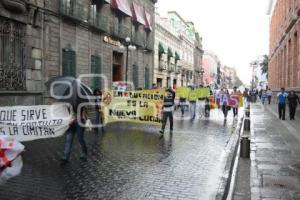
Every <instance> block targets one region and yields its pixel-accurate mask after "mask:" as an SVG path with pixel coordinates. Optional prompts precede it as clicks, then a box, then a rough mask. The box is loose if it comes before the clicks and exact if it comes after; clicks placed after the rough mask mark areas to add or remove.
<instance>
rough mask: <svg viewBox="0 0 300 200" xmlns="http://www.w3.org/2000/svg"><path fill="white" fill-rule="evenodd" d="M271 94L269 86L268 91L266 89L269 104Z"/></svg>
mask: <svg viewBox="0 0 300 200" xmlns="http://www.w3.org/2000/svg"><path fill="white" fill-rule="evenodd" d="M272 95H273V92H272V90H271V89H270V88H268V91H267V98H268V103H269V105H270V104H271V100H272Z"/></svg>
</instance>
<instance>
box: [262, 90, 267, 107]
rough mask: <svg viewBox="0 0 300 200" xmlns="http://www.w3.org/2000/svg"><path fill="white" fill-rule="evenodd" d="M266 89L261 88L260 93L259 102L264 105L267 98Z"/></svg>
mask: <svg viewBox="0 0 300 200" xmlns="http://www.w3.org/2000/svg"><path fill="white" fill-rule="evenodd" d="M267 97H268V96H267V91H266V90H263V91H262V95H261V102H262V104H263V105H264V104H265V101H266V98H267Z"/></svg>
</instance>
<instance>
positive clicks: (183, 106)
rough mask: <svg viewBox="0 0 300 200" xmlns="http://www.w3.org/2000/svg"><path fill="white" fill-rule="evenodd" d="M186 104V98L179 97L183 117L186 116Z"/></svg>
mask: <svg viewBox="0 0 300 200" xmlns="http://www.w3.org/2000/svg"><path fill="white" fill-rule="evenodd" d="M185 106H186V98H183V97H180V98H179V107H180V111H181V117H184V110H185Z"/></svg>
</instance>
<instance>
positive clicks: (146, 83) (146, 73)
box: [145, 65, 150, 89]
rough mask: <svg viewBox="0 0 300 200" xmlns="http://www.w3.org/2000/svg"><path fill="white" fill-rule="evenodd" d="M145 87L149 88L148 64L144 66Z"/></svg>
mask: <svg viewBox="0 0 300 200" xmlns="http://www.w3.org/2000/svg"><path fill="white" fill-rule="evenodd" d="M145 89H150V69H149V66H148V65H147V66H146V67H145Z"/></svg>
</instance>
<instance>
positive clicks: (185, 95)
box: [176, 87, 191, 98]
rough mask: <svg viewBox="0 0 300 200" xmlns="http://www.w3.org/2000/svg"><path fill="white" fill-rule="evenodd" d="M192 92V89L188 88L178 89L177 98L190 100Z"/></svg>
mask: <svg viewBox="0 0 300 200" xmlns="http://www.w3.org/2000/svg"><path fill="white" fill-rule="evenodd" d="M190 90H191V89H190V88H187V87H178V88H176V96H177V97H181V98H188V97H189V92H190Z"/></svg>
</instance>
